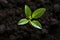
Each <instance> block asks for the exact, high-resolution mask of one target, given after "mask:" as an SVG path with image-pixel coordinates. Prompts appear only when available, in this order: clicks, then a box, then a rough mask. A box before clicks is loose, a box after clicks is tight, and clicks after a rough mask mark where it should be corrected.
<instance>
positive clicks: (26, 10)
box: [25, 5, 31, 18]
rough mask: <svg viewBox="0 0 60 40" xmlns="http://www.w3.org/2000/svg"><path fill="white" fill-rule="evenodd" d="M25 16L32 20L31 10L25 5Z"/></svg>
mask: <svg viewBox="0 0 60 40" xmlns="http://www.w3.org/2000/svg"><path fill="white" fill-rule="evenodd" d="M25 14H26V16H27V17H28V18H31V9H30V8H29V6H27V5H25Z"/></svg>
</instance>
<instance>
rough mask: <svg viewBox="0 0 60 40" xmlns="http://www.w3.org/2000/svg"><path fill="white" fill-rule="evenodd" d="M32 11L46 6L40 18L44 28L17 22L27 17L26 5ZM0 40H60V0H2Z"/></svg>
mask: <svg viewBox="0 0 60 40" xmlns="http://www.w3.org/2000/svg"><path fill="white" fill-rule="evenodd" d="M25 5H28V6H29V7H30V8H31V10H32V12H33V11H34V10H36V9H38V8H42V7H43V8H46V12H45V13H44V15H43V16H42V17H41V18H38V19H36V20H38V21H39V22H40V23H41V24H42V26H43V29H42V30H40V29H37V28H34V27H33V26H31V25H29V24H26V25H22V26H19V25H17V22H18V21H19V20H20V19H22V18H25V17H26V16H25V12H24V6H25ZM0 40H60V0H0Z"/></svg>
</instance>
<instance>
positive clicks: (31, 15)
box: [18, 5, 46, 29]
mask: <svg viewBox="0 0 60 40" xmlns="http://www.w3.org/2000/svg"><path fill="white" fill-rule="evenodd" d="M45 11H46V9H45V8H39V9H36V10H35V11H34V12H32V11H31V9H30V8H29V6H27V5H25V15H26V18H23V19H21V20H19V22H18V25H24V24H27V23H29V24H31V25H32V26H33V27H35V28H38V29H42V25H41V24H40V22H38V21H37V20H32V19H37V18H39V17H41V16H42V15H43V14H44V12H45Z"/></svg>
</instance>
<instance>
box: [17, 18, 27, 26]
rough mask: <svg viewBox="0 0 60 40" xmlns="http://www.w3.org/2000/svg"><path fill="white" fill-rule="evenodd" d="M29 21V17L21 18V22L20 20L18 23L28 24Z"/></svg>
mask: <svg viewBox="0 0 60 40" xmlns="http://www.w3.org/2000/svg"><path fill="white" fill-rule="evenodd" d="M27 23H28V20H27V19H25V18H24V19H21V20H20V21H19V22H18V25H24V24H27Z"/></svg>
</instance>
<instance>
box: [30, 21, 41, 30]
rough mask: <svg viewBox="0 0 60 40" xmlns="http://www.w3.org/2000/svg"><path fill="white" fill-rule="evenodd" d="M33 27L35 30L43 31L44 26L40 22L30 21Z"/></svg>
mask: <svg viewBox="0 0 60 40" xmlns="http://www.w3.org/2000/svg"><path fill="white" fill-rule="evenodd" d="M30 23H31V25H32V26H34V27H35V28H38V29H42V25H41V24H40V23H39V22H38V21H35V20H33V21H30Z"/></svg>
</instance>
